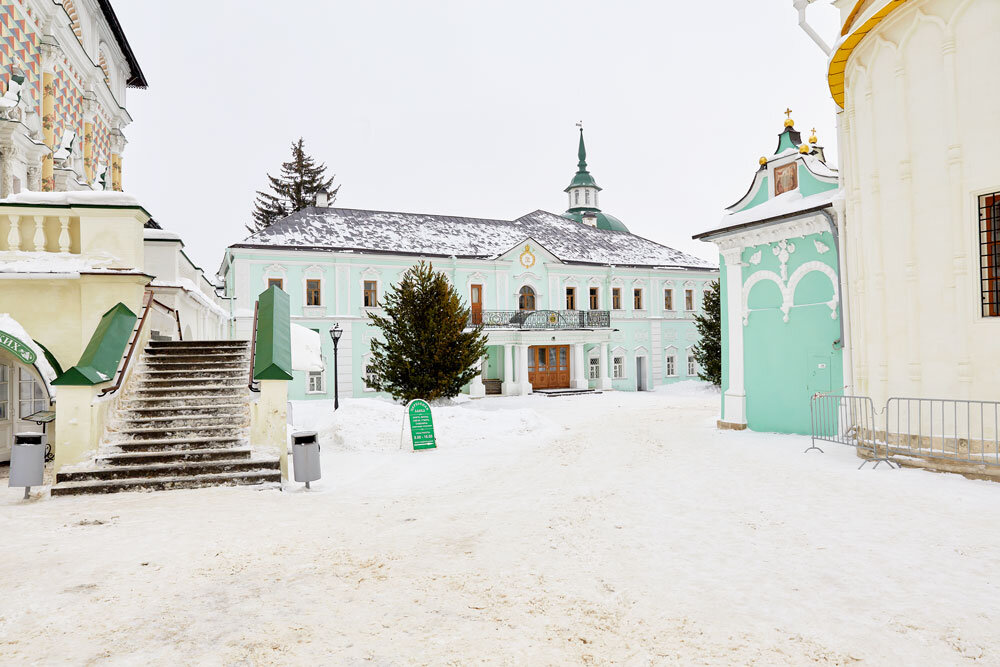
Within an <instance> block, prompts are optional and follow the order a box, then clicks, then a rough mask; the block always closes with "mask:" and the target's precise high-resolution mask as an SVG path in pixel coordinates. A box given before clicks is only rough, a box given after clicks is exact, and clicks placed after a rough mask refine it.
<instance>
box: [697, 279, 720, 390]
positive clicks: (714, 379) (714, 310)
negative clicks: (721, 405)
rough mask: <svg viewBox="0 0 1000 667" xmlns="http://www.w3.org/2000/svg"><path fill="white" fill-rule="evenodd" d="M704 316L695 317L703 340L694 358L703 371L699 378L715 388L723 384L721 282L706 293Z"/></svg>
mask: <svg viewBox="0 0 1000 667" xmlns="http://www.w3.org/2000/svg"><path fill="white" fill-rule="evenodd" d="M704 311H705V314H704V315H695V316H694V319H695V326H697V327H698V333H699V334H701V340H699V341H698V344H697V345H696V346H695V348H694V358H695V361H697V362H698V366H699V367H700V368H701V370H700V371H699V372H698V377H699V378H701V379H702V380H704V381H706V382H711V383H712V384H714V385H715V386H720V385H721V384H722V310H721V308H720V296H719V281H718V280H716V281H715V282H713V283H712V284H711V285H709V287H708V290H707V291H706V292H705V303H704Z"/></svg>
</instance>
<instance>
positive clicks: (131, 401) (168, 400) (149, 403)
mask: <svg viewBox="0 0 1000 667" xmlns="http://www.w3.org/2000/svg"><path fill="white" fill-rule="evenodd" d="M241 389H242V388H241ZM243 391H245V392H246V394H249V392H250V390H249V389H243ZM246 394H242V393H234V392H226V393H224V394H223V393H217V392H208V393H203V394H196V395H194V396H192V395H190V394H150V395H148V396H132V397H130V398H125V399H122V402H123V403H124V405H123V406H122V407H123V409H126V410H131V409H139V410H141V409H148V408H153V407H159V408H169V407H170V406H171V405H173V406H174V407H185V406H190V405H205V406H217V405H232V404H233V403H234V402H235V401H238V400H239V399H241V398H248V397H247V395H246ZM140 403H141V405H139V404H140Z"/></svg>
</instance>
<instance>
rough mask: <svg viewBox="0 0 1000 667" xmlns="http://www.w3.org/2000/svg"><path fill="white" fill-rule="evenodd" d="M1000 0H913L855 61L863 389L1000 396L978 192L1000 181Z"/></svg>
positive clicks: (856, 253)
mask: <svg viewBox="0 0 1000 667" xmlns="http://www.w3.org/2000/svg"><path fill="white" fill-rule="evenodd" d="M997 34H1000V4H998V3H995V2H967V1H966V2H963V1H959V0H911V1H910V2H907V3H905V5H902V6H901V7H900V8H899V9H897V10H896V11H894V12H893V13H892V14H891V15H890V16H889V17H888V18H887V19H886V20H884V21H882V22H881V23H880V24H879V25H878V26H877V27H876V28H875V30H873V31H872V32H871V33H870V34H869V35H868V36H867V37H866V38H865V39H864V40H863V41H862V43H861V44H860V45H859V46H858V47H857V48H856V49H855V51H854V53H853V54H852V55H851V57H850V59H849V60H848V63H847V70H846V76H845V109H844V112H843V116H842V121H841V124H842V126H843V130H842V144H843V145H844V146H845V148H846V150H843V151H842V155H843V156H844V158H845V162H844V165H843V169H844V175H845V184H846V186H847V203H846V206H847V211H846V229H847V247H848V248H850V249H851V253H852V254H851V255H850V257H849V261H850V266H851V273H850V276H851V286H850V290H851V299H852V311H851V318H852V341H853V345H854V353H853V355H852V358H853V363H854V375H855V381H856V385H857V391H858V393H861V394H866V395H870V396H871V397H872V398H873V399H874V401H875V403H876V405H880V404H882V403H883V402H884V401H885V399H886V398H887V397H888V396H924V397H948V398H970V399H993V400H996V399H998V398H1000V378H998V377H997V375H996V373H995V372H994V371H993V367H994V366H995V364H994V363H992V361H993V360H995V359H996V345H995V341H996V337H997V334H998V333H1000V318H990V317H983V316H982V314H981V301H980V299H981V294H980V281H979V275H978V272H979V247H978V219H977V210H976V206H977V197H978V195H979V194H982V193H985V192H994V191H1000V161H998V160H997V159H996V156H997V155H1000V135H998V133H997V132H996V128H997V127H998V126H1000V88H998V87H997V86H995V85H988V83H987V82H989V81H991V80H992V79H993V78H995V66H996V63H997V62H1000V40H997V38H996V35H997Z"/></svg>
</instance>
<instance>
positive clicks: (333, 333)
mask: <svg viewBox="0 0 1000 667" xmlns="http://www.w3.org/2000/svg"><path fill="white" fill-rule="evenodd" d="M343 334H344V330H343V329H341V328H340V325H339V324H336V323H334V325H333V328H332V329H330V339H331V340H332V341H333V409H334V411H336V410H339V409H340V394H339V387H338V385H337V343H339V342H340V337H341V336H342V335H343Z"/></svg>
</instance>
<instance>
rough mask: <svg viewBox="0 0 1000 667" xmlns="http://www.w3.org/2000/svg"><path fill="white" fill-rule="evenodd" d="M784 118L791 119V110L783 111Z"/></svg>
mask: <svg viewBox="0 0 1000 667" xmlns="http://www.w3.org/2000/svg"><path fill="white" fill-rule="evenodd" d="M785 116H786V117H787V118H791V117H792V110H791V109H788V108H786V109H785Z"/></svg>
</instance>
